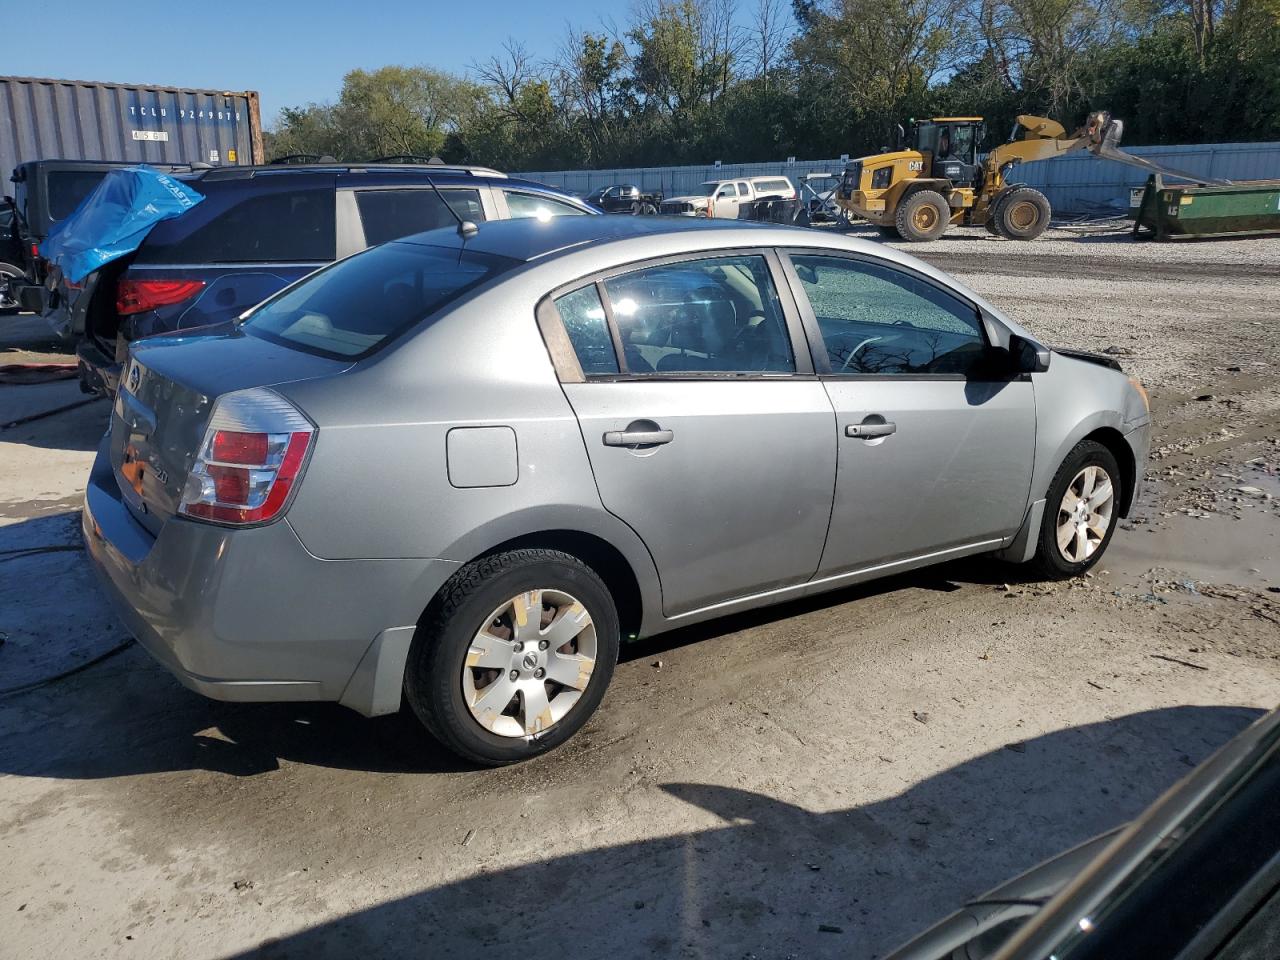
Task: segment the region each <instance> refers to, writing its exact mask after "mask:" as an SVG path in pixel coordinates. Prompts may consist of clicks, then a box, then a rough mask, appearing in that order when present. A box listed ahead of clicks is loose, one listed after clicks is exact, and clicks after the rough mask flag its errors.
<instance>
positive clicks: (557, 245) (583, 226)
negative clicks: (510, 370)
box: [395, 216, 813, 261]
mask: <svg viewBox="0 0 1280 960" xmlns="http://www.w3.org/2000/svg"><path fill="white" fill-rule="evenodd" d="M477 227H478V229H477V232H476V234H475V236H474V237H472V238H470V239H468V240H465V241H464V240H463V239H462V238H461V236H459V234H458V231H457V229H456V228H452V227H445V228H442V229H439V230H428V231H427V232H425V233H419V234H414V235H413V236H409V237H402V238H401V239H400V240H397V241H395V242H397V243H415V244H422V245H424V246H433V247H453V248H458V247H462V246H464V245H465V247H466V249H467V250H469V251H475V252H478V253H488V254H492V255H494V256H499V257H506V258H507V259H509V260H521V261H530V260H539V259H542V258H543V257H546V256H548V255H550V254H553V253H557V252H560V251H564V250H569V249H575V248H578V247H582V246H585V245H587V244H592V245H598V244H601V243H611V242H615V241H622V240H631V239H635V238H640V237H665V236H673V235H679V234H697V235H699V236H702V237H705V235H706V234H708V233H721V234H725V233H732V232H737V233H743V232H748V231H749V232H750V233H751V234H752V236H751V237H750V238H749V239H746V240H744V241H740V242H746V243H751V244H763V245H768V244H771V243H784V244H789V245H792V246H794V245H796V244H797V243H798V241H797V236H808V237H812V236H813V232H812V231H807V230H803V229H801V228H798V227H779V226H777V225H776V224H762V223H751V222H749V221H746V220H719V221H717V220H700V219H696V218H693V217H587V216H582V217H551V218H550V219H548V220H538V219H536V218H534V217H525V218H522V219H516V220H494V221H492V222H490V223H482V224H478V225H477ZM775 231H784V232H785V237H784V238H783V239H781V240H778V239H770V238H769V237H766V236H763V235H762V234H767V233H773V232H775ZM732 242H733V241H730V240H728V238H726V245H729V244H731V243H732ZM704 245H705V244H702V243H692V244H691V245H690V248H691V249H693V248H697V247H700V246H704Z"/></svg>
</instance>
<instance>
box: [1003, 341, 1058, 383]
mask: <svg viewBox="0 0 1280 960" xmlns="http://www.w3.org/2000/svg"><path fill="white" fill-rule="evenodd" d="M1052 356H1053V351H1052V350H1050V349H1049V348H1048V347H1046V346H1042V345H1041V344H1038V343H1035V342H1033V341H1031V340H1028V339H1027V338H1026V337H1020V336H1018V335H1017V334H1016V333H1012V334H1010V335H1009V360H1010V364H1011V366H1012V367H1013V372H1014V373H1044V372H1045V371H1046V370H1048V369H1049V358H1050V357H1052Z"/></svg>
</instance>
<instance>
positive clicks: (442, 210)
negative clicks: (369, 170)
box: [356, 187, 484, 246]
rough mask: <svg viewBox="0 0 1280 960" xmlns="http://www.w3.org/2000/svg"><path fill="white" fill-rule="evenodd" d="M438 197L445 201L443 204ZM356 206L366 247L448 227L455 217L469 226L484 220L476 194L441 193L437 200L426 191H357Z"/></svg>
mask: <svg viewBox="0 0 1280 960" xmlns="http://www.w3.org/2000/svg"><path fill="white" fill-rule="evenodd" d="M441 196H443V197H444V198H445V199H444V202H442V201H441V199H440V197H441ZM445 202H447V203H448V204H449V206H448V207H446V206H445ZM356 206H357V207H359V208H360V220H361V222H362V223H363V224H364V241H365V243H367V244H368V245H369V246H373V245H374V244H377V243H384V242H385V241H387V240H395V239H397V238H399V237H407V236H409V235H410V234H414V233H421V232H422V231H423V230H434V229H436V228H437V227H452V226H455V225H456V224H457V222H458V217H461V218H462V219H463V220H470V221H471V222H473V223H480V222H482V221H483V220H484V207H483V206H482V205H481V203H480V191H478V190H444V189H442V190H441V191H440V195H439V196H438V195H437V194H436V192H435V191H434V190H432V189H430V188H429V187H428V188H427V189H417V190H361V191H359V192H357V193H356ZM450 208H452V211H453V212H452V213H451V212H450ZM455 213H456V214H457V217H455V216H454V214H455Z"/></svg>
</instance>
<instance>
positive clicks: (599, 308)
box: [556, 283, 618, 376]
mask: <svg viewBox="0 0 1280 960" xmlns="http://www.w3.org/2000/svg"><path fill="white" fill-rule="evenodd" d="M556 309H557V310H558V311H560V321H561V322H562V323H563V324H564V330H565V333H567V334H568V335H569V342H570V343H572V344H573V352H574V353H576V354H577V355H578V364H579V366H581V367H582V372H583V373H584V374H586V375H587V376H591V375H592V374H597V375H599V374H610V373H617V372H618V355H617V353H616V352H615V350H614V348H613V337H612V335H611V334H610V333H609V325H608V324H607V323H606V322H605V316H604V306H603V305H602V304H601V303H600V292H599V290H598V289H597V288H596V285H595V284H594V283H593V284H591V285H590V286H587V287H583V288H582V289H581V290H575V291H573V293H566V294H565V295H564V296H563V297H559V298H557V300H556Z"/></svg>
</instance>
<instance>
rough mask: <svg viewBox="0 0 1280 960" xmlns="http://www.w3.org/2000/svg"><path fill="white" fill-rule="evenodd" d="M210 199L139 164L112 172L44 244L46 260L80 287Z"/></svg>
mask: <svg viewBox="0 0 1280 960" xmlns="http://www.w3.org/2000/svg"><path fill="white" fill-rule="evenodd" d="M203 199H204V194H202V193H200V192H199V191H197V190H195V189H194V188H193V187H192V186H191V185H190V184H189V183H183V182H182V181H180V180H175V179H174V178H173V177H170V176H168V175H166V174H163V173H161V172H160V171H159V170H156V169H153V168H152V167H148V166H147V165H146V164H139V165H138V166H136V167H123V168H121V169H119V170H112V171H111V172H110V173H108V174H107V175H106V176H105V177H103V179H102V182H101V183H100V184H98V187H97V189H96V190H94V191H93V193H91V194H89V195H88V196H87V197H85V198H84V200H82V201H81V202H80V206H78V207H76V209H75V210H74V212H72V214H71V216H69V217H67V218H66V219H65V220H63V221H61V222H60V223H58V224H57V225H56V226H54V228H53V229H52V230H51V231H50V232H49V236H48V238H47V239H46V240H45V241H44V243H42V244H40V255H41V256H42V257H44V258H45V259H46V260H49V261H51V262H52V263H55V264H57V265H58V266H59V267H61V268H62V274H63V276H65V277H67V278H68V279H69V280H71V281H72V282H73V283H79V282H80V281H81V280H83V279H84V278H85V277H87V276H88V275H89V274H91V273H93V271H94V270H97V269H98V268H99V267H100V266H102V265H103V264H104V263H110V262H111V261H112V260H115V259H118V258H119V257H123V256H125V255H126V254H130V253H132V252H133V251H134V250H137V249H138V247H139V246H141V245H142V241H143V240H144V239H146V236H147V234H148V233H150V232H151V228H152V227H154V226H155V225H156V224H157V223H159V222H160V221H161V220H172V219H173V218H174V217H180V216H182V215H183V214H184V213H186V212H187V211H188V210H190V209H191V208H192V207H194V206H195V205H196V204H197V203H199V202H200V201H201V200H203Z"/></svg>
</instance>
